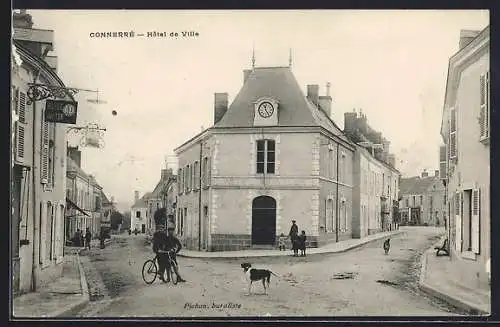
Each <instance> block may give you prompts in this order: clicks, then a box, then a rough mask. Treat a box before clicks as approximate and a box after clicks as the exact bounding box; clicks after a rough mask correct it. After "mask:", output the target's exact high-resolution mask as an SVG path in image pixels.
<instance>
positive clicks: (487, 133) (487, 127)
mask: <svg viewBox="0 0 500 327" xmlns="http://www.w3.org/2000/svg"><path fill="white" fill-rule="evenodd" d="M485 102H486V110H485V116H484V119H485V126H486V137H489V136H490V72H486V99H485Z"/></svg>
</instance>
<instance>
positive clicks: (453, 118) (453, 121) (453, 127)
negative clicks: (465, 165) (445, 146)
mask: <svg viewBox="0 0 500 327" xmlns="http://www.w3.org/2000/svg"><path fill="white" fill-rule="evenodd" d="M449 144H450V158H452V159H453V158H456V157H457V110H456V109H455V108H451V109H450V142H449Z"/></svg>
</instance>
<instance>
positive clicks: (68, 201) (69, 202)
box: [66, 198, 90, 217]
mask: <svg viewBox="0 0 500 327" xmlns="http://www.w3.org/2000/svg"><path fill="white" fill-rule="evenodd" d="M66 203H67V204H68V205H69V207H73V208H75V209H76V210H78V211H80V212H81V213H83V214H84V215H85V216H87V217H90V216H89V214H88V213H86V212H85V211H83V209H81V208H80V207H79V206H77V205H76V204H75V203H74V202H73V201H71V200H70V199H68V198H66Z"/></svg>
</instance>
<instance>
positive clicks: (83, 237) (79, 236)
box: [72, 228, 92, 250]
mask: <svg viewBox="0 0 500 327" xmlns="http://www.w3.org/2000/svg"><path fill="white" fill-rule="evenodd" d="M91 241H92V233H91V232H90V229H89V228H87V230H86V231H85V234H83V233H82V231H81V230H80V229H77V230H76V232H75V235H74V236H73V240H72V243H73V246H78V247H84V246H85V248H87V249H89V250H90V243H91Z"/></svg>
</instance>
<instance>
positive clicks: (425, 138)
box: [28, 10, 489, 205]
mask: <svg viewBox="0 0 500 327" xmlns="http://www.w3.org/2000/svg"><path fill="white" fill-rule="evenodd" d="M28 13H30V14H31V15H32V17H33V22H34V26H33V27H34V28H40V29H50V30H54V33H55V35H54V41H55V49H54V53H53V54H54V55H57V56H58V73H59V75H60V76H61V78H62V79H63V81H64V82H65V84H66V85H67V86H68V87H77V88H81V89H90V90H97V89H98V90H99V93H98V95H99V98H100V99H101V100H103V102H104V101H105V103H102V104H92V103H90V102H88V101H87V100H89V99H92V98H96V93H92V92H80V93H79V94H78V97H77V100H78V101H79V104H78V105H79V107H78V108H79V111H78V115H79V117H78V122H77V123H78V125H85V124H87V123H97V124H98V125H99V127H101V128H106V131H105V132H103V133H102V139H103V141H104V147H103V148H100V149H97V148H91V147H85V148H81V150H82V166H83V169H84V170H85V171H87V172H88V173H91V174H93V175H94V176H95V177H96V179H97V180H98V182H99V183H100V184H101V185H102V186H103V188H104V190H105V192H106V194H108V196H113V197H114V198H115V200H116V201H118V202H119V203H122V204H124V203H125V204H128V205H130V204H131V203H132V202H133V197H134V191H135V190H138V191H139V192H140V194H141V195H142V194H144V193H145V192H150V191H152V190H153V188H154V186H155V185H156V183H157V182H158V180H159V178H160V171H161V169H162V168H165V165H166V161H168V162H169V165H170V164H172V165H173V166H172V167H173V168H176V167H175V157H174V153H173V149H175V148H176V147H177V146H179V145H181V144H182V143H184V142H185V141H186V140H188V139H189V138H191V137H193V136H194V135H196V134H198V133H199V132H200V131H201V128H202V127H204V128H207V127H210V126H212V125H213V102H214V93H216V92H228V93H229V102H230V103H231V102H232V100H233V99H234V97H235V96H236V94H237V93H238V91H239V90H240V88H241V86H242V83H243V69H248V68H250V67H251V57H252V48H254V49H255V57H256V66H286V65H288V59H289V52H290V50H289V49H292V60H293V63H292V71H293V73H294V75H295V77H296V78H297V81H298V82H299V84H300V85H301V86H302V89H303V92H304V94H305V93H306V85H307V84H319V85H320V95H324V94H325V92H326V91H325V84H326V83H327V82H330V83H331V91H330V94H331V96H332V98H333V103H332V119H333V120H334V121H335V122H336V123H337V125H338V126H340V127H341V128H343V125H344V122H343V117H344V112H347V111H352V110H353V109H357V110H358V111H359V110H360V109H361V110H362V112H363V113H364V114H366V116H367V119H368V123H369V124H370V126H371V127H373V128H374V129H376V130H378V131H380V132H382V134H383V136H384V137H385V138H387V139H388V140H389V141H390V142H391V148H390V151H391V152H392V153H394V154H395V155H396V166H397V168H398V169H399V170H400V171H401V173H402V174H403V176H413V175H417V174H420V173H421V172H422V170H424V169H426V170H428V171H429V172H433V171H434V170H435V169H438V151H439V145H440V144H441V142H442V141H441V136H440V134H439V129H440V125H441V113H442V106H443V100H444V91H445V86H446V75H447V70H448V60H449V58H450V57H451V56H452V55H453V54H454V53H456V52H457V51H458V42H459V35H460V30H461V29H473V30H481V29H483V28H484V27H486V26H487V25H488V24H489V12H488V11H485V10H421V11H417V10H390V11H388V10H377V11H374V10H361V11H360V10H337V11H335V10H306V11H290V10H287V11H248V10H246V11H229V10H226V11H173V10H107V11H105V10H91V11H89V10H73V11H67V10H28ZM120 31H122V32H130V31H134V33H136V34H137V33H147V32H153V31H156V32H166V33H167V34H170V32H178V33H179V34H180V33H181V32H182V31H194V32H197V33H198V34H199V35H198V36H197V37H191V38H182V37H178V38H175V37H174V38H170V37H168V38H156V39H154V38H146V37H142V38H139V37H134V38H123V39H120V38H92V37H90V33H92V32H120ZM113 110H115V111H116V113H117V114H116V115H113V114H112V111H113ZM81 137H82V135H75V134H72V136H71V140H70V142H71V143H72V144H78V143H79V141H80V139H81Z"/></svg>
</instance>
